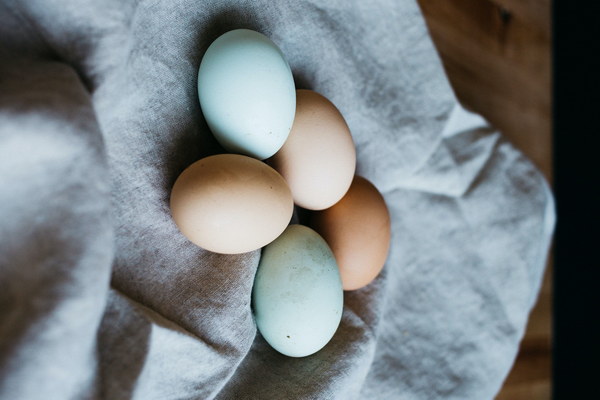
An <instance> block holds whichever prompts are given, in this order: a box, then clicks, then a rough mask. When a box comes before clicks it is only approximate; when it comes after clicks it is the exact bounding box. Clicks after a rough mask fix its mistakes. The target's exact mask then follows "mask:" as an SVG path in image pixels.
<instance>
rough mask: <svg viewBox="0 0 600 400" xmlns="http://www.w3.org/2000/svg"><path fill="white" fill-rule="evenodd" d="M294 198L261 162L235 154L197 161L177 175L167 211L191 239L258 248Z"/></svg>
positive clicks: (210, 246) (218, 247)
mask: <svg viewBox="0 0 600 400" xmlns="http://www.w3.org/2000/svg"><path fill="white" fill-rule="evenodd" d="M293 207H294V204H293V200H292V195H291V192H290V189H289V188H288V186H287V184H286V182H285V180H284V179H283V178H282V177H281V175H279V174H278V173H277V171H275V170H274V169H273V168H271V167H269V166H268V165H266V164H265V163H263V162H261V161H258V160H256V159H253V158H250V157H247V156H242V155H238V154H219V155H215V156H210V157H206V158H203V159H201V160H199V161H196V162H195V163H193V164H192V165H190V166H189V167H188V168H187V169H185V170H184V171H183V172H182V173H181V175H179V177H178V178H177V181H176V182H175V185H174V186H173V190H172V192H171V214H172V216H173V219H174V220H175V223H176V224H177V227H178V228H179V230H180V231H181V232H182V233H183V234H184V235H185V236H186V237H187V238H188V239H189V240H190V241H191V242H193V243H195V244H196V245H198V246H200V247H202V248H204V249H206V250H210V251H213V252H216V253H224V254H238V253H245V252H248V251H252V250H256V249H259V248H261V247H263V246H265V245H267V244H269V243H270V242H272V241H273V240H275V238H277V236H279V235H280V234H281V233H282V232H283V231H284V230H285V228H286V227H287V225H288V223H289V222H290V219H291V217H292V212H293Z"/></svg>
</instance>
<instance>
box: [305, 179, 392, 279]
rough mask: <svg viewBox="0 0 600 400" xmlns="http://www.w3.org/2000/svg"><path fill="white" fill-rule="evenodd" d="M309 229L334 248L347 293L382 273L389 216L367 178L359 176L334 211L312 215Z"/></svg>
mask: <svg viewBox="0 0 600 400" xmlns="http://www.w3.org/2000/svg"><path fill="white" fill-rule="evenodd" d="M310 225H311V227H312V228H313V229H314V230H316V231H317V232H318V233H319V234H321V236H323V238H324V239H325V241H326V242H327V244H329V246H330V247H331V250H332V251H333V254H334V255H335V259H336V261H337V263H338V267H339V268H340V275H341V277H342V284H343V287H344V290H355V289H360V288H362V287H364V286H366V285H368V284H369V283H371V281H373V279H375V278H376V277H377V275H378V274H379V272H381V270H382V268H383V266H384V264H385V261H386V259H387V254H388V250H389V247H390V235H391V232H390V214H389V212H388V209H387V206H386V205H385V201H384V199H383V196H381V193H379V191H378V190H377V188H376V187H375V186H373V184H372V183H371V182H369V181H368V180H366V179H365V178H362V177H360V176H356V177H355V178H354V180H353V181H352V185H351V186H350V189H349V190H348V193H346V195H345V196H344V197H343V198H342V199H341V200H340V201H339V202H338V203H336V204H335V205H334V206H333V207H331V208H328V209H326V210H323V211H315V212H313V213H311V217H310Z"/></svg>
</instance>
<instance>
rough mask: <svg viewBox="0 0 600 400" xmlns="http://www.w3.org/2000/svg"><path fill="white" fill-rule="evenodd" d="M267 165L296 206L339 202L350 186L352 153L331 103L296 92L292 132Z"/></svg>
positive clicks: (343, 124) (347, 132)
mask: <svg viewBox="0 0 600 400" xmlns="http://www.w3.org/2000/svg"><path fill="white" fill-rule="evenodd" d="M268 162H269V164H270V165H272V166H273V168H275V169H276V170H277V171H279V173H280V174H281V175H282V176H283V177H284V178H285V180H286V181H287V183H288V184H289V186H290V189H291V190H292V196H293V197H294V202H295V203H296V204H298V205H299V206H301V207H303V208H306V209H309V210H322V209H324V208H327V207H331V206H332V205H333V204H335V203H336V202H337V201H338V200H340V199H341V198H342V196H344V194H345V193H346V191H347V190H348V188H349V187H350V183H351V182H352V178H353V176H354V171H355V167H356V150H355V149H354V142H353V141H352V135H351V134H350V130H349V128H348V125H347V124H346V121H345V120H344V117H342V114H341V113H340V112H339V111H338V109H337V108H336V107H335V106H334V105H333V103H331V102H330V101H329V100H327V99H326V98H325V97H323V96H322V95H320V94H319V93H316V92H313V91H311V90H297V91H296V119H295V120H294V125H293V126H292V131H291V132H290V135H289V137H288V139H287V141H286V142H285V144H284V145H283V147H282V148H281V150H279V151H278V152H277V153H276V154H275V156H273V158H271V159H270V160H269V161H268Z"/></svg>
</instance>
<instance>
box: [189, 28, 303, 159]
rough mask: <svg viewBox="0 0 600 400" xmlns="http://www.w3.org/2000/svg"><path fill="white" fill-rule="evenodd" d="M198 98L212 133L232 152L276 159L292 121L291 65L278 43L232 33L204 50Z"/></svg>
mask: <svg viewBox="0 0 600 400" xmlns="http://www.w3.org/2000/svg"><path fill="white" fill-rule="evenodd" d="M198 97H199V100H200V106H201V108H202V113H203V114H204V117H205V119H206V122H207V123H208V126H209V128H210V130H211V131H212V133H213V134H214V136H215V138H216V139H217V140H218V141H219V143H221V145H222V146H223V147H225V149H227V150H228V151H229V152H232V153H240V154H246V155H248V156H251V157H255V158H258V159H261V160H263V159H265V158H268V157H270V156H272V155H273V154H274V153H275V152H276V151H277V150H279V148H280V147H281V146H282V145H283V143H284V142H285V140H286V139H287V137H288V134H289V133H290V129H291V127H292V123H293V121H294V113H295V109H296V93H295V87H294V78H293V76H292V71H291V69H290V66H289V65H288V63H287V61H286V60H285V58H284V57H283V53H282V52H281V50H279V48H278V47H277V45H275V43H273V42H272V41H271V40H270V39H269V38H267V37H266V36H265V35H263V34H261V33H258V32H255V31H252V30H249V29H236V30H233V31H229V32H227V33H225V34H223V35H221V36H219V37H218V38H217V39H216V40H215V41H214V42H213V43H212V44H211V45H210V46H209V48H208V50H206V53H205V54H204V57H203V58H202V62H201V64H200V68H199V70H198Z"/></svg>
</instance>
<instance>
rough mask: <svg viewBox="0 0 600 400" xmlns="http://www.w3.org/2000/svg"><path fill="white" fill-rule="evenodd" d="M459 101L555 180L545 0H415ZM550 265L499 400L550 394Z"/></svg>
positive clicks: (535, 398)
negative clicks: (489, 123) (481, 117)
mask: <svg viewBox="0 0 600 400" xmlns="http://www.w3.org/2000/svg"><path fill="white" fill-rule="evenodd" d="M418 3H419V5H420V6H421V9H422V11H423V14H424V15H425V19H426V22H427V25H428V27H429V30H430V33H431V36H432V38H433V41H434V43H435V45H436V47H437V49H438V51H439V53H440V56H441V58H442V62H443V63H444V67H445V68H446V72H447V74H448V77H449V80H450V82H451V84H452V86H453V87H454V90H455V92H456V95H457V97H458V98H459V100H460V101H461V103H462V104H463V105H464V106H465V107H467V108H469V109H472V110H474V111H476V112H478V113H480V114H482V115H483V116H484V117H485V118H486V119H487V120H488V121H490V122H491V123H492V125H494V126H496V127H497V128H498V129H499V130H500V131H501V132H502V133H503V134H504V135H505V136H506V137H507V138H508V139H509V140H510V141H511V142H512V143H513V144H514V145H515V146H516V147H517V148H519V149H520V150H521V151H523V152H524V153H525V154H526V155H527V156H528V157H529V158H530V159H531V160H532V161H533V162H534V163H535V164H536V165H537V166H538V168H539V169H540V170H541V171H542V173H543V174H544V175H545V176H546V178H547V179H548V180H549V182H552V119H551V115H552V114H551V113H552V99H551V55H550V48H551V22H550V21H551V18H550V15H551V8H550V6H551V5H550V0H494V1H492V0H418ZM551 327H552V265H551V260H550V262H549V265H548V268H547V270H546V274H545V277H544V283H543V286H542V290H541V293H540V296H539V299H538V303H537V305H536V307H535V308H534V310H533V311H532V313H531V316H530V320H529V324H528V327H527V332H526V334H525V337H524V338H523V341H522V343H521V348H520V352H519V356H518V358H517V360H516V362H515V365H514V367H513V369H512V371H511V373H510V375H509V376H508V378H507V380H506V382H505V383H504V386H503V388H502V390H501V392H500V394H499V395H498V396H497V398H496V399H497V400H509V399H510V400H521V399H523V400H525V399H526V400H541V399H550V398H551V389H552V380H551V348H552V347H551V345H552V328H551Z"/></svg>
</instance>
